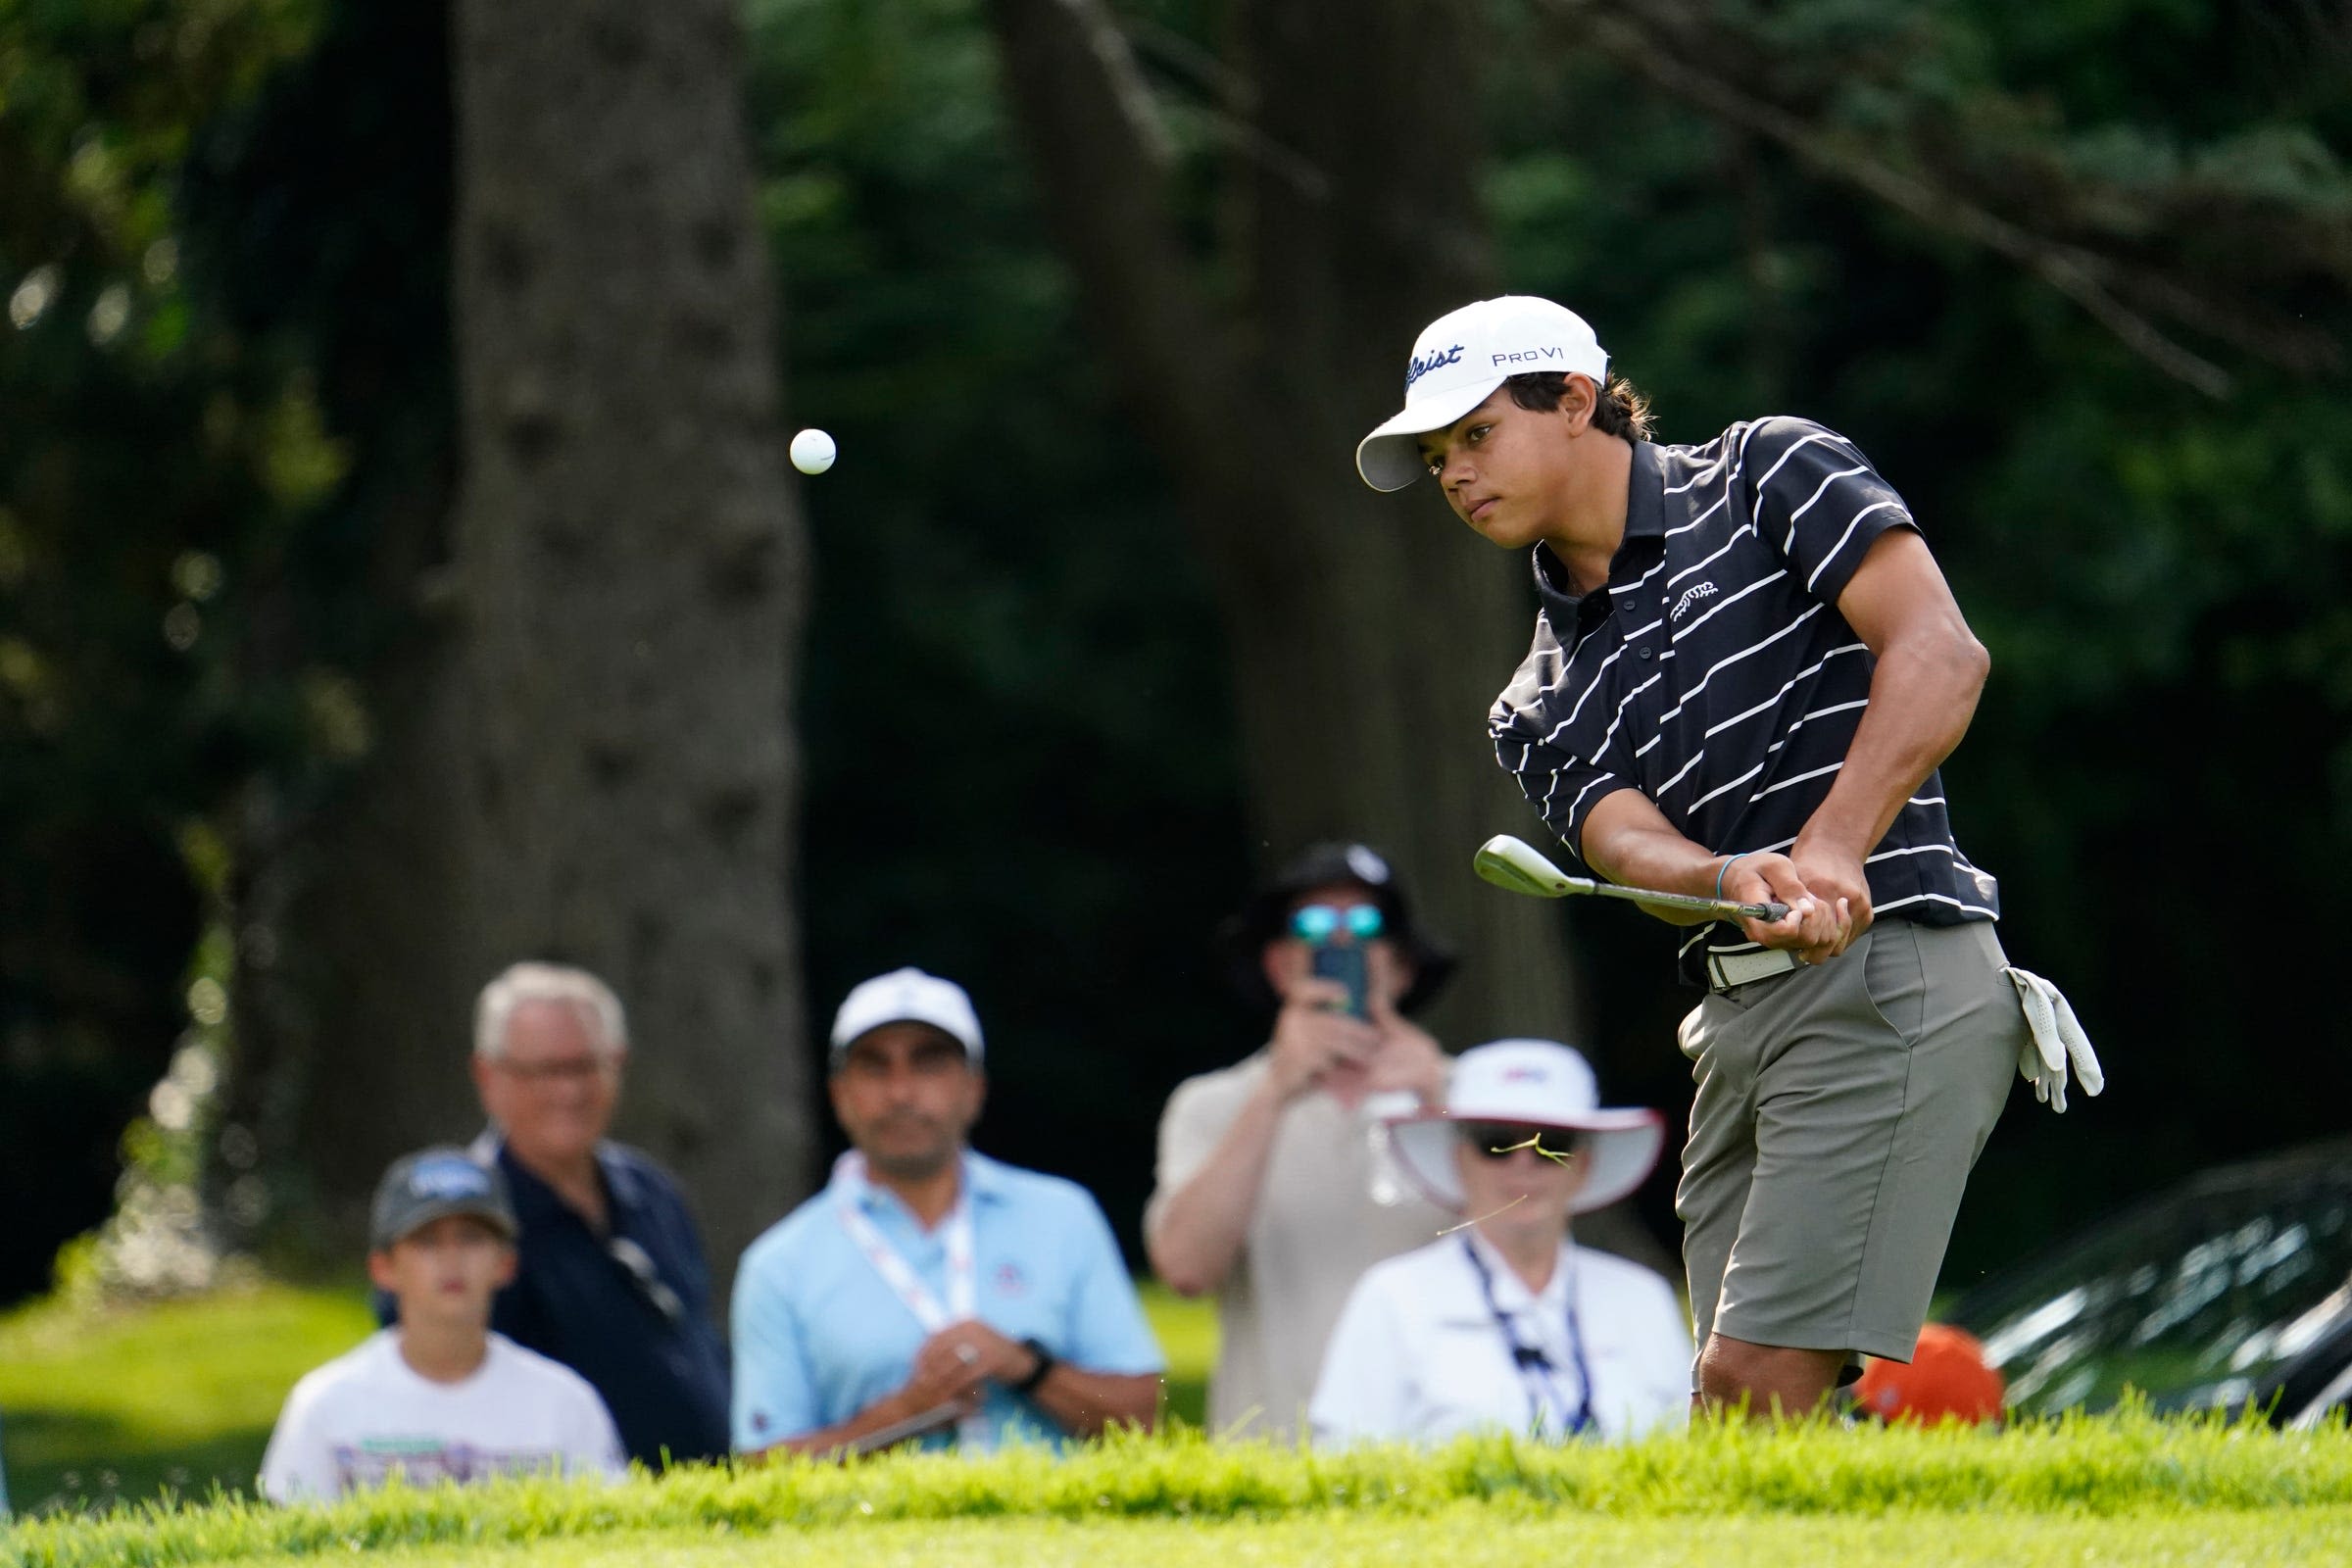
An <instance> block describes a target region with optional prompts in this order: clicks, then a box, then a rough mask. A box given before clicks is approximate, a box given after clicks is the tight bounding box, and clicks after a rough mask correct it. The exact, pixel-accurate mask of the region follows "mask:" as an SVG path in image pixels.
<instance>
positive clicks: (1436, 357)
mask: <svg viewBox="0 0 2352 1568" xmlns="http://www.w3.org/2000/svg"><path fill="white" fill-rule="evenodd" d="M1461 359H1462V345H1460V344H1459V343H1456V344H1455V345H1454V346H1453V347H1451V348H1449V349H1431V350H1430V351H1429V352H1428V353H1427V354H1416V355H1414V356H1413V357H1412V359H1411V360H1410V361H1409V362H1407V364H1406V365H1405V368H1404V389H1405V390H1406V391H1407V392H1410V391H1411V390H1412V389H1413V383H1414V382H1415V381H1418V380H1420V379H1421V378H1422V377H1423V376H1425V375H1427V374H1428V373H1429V372H1430V371H1432V370H1438V369H1443V368H1446V366H1448V365H1458V364H1460V363H1461Z"/></svg>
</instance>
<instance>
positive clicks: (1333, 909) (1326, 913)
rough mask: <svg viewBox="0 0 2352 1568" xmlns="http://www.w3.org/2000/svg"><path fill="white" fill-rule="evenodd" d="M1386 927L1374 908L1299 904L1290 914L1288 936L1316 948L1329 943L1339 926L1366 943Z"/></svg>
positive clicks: (1379, 913)
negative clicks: (1309, 943) (1313, 944)
mask: <svg viewBox="0 0 2352 1568" xmlns="http://www.w3.org/2000/svg"><path fill="white" fill-rule="evenodd" d="M1387 923H1388V922H1387V921H1386V920H1384V919H1383V918H1382V917H1381V912H1380V906H1379V905H1377V904H1350V905H1348V906H1347V907H1345V908H1343V907H1340V906H1338V905H1333V904H1301V905H1300V906H1299V907H1297V908H1296V909H1293V910H1292V911H1291V935H1293V936H1295V937H1297V938H1298V939H1299V941H1301V942H1312V943H1315V944H1316V945H1318V946H1320V945H1321V944H1323V943H1326V942H1329V941H1330V940H1331V939H1332V936H1333V935H1334V934H1335V933H1336V932H1338V930H1339V929H1340V928H1341V927H1342V926H1346V927H1347V928H1348V935H1349V936H1351V937H1353V938H1355V940H1356V941H1358V942H1369V941H1371V940H1372V939H1373V938H1374V937H1376V936H1378V935H1380V933H1381V928H1382V927H1383V926H1384V925H1386V924H1387Z"/></svg>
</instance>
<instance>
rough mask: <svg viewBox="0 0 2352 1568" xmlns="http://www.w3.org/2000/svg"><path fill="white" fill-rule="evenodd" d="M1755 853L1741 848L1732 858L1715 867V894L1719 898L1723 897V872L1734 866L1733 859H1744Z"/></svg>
mask: <svg viewBox="0 0 2352 1568" xmlns="http://www.w3.org/2000/svg"><path fill="white" fill-rule="evenodd" d="M1755 853H1756V852H1755V851H1754V850H1741V851H1740V853H1739V854H1738V855H1735V856H1733V857H1731V858H1730V859H1727V860H1725V861H1724V862H1723V863H1722V864H1721V865H1719V866H1717V867H1716V868H1715V896H1716V897H1717V898H1719V899H1720V898H1722V897H1723V873H1724V872H1726V871H1729V870H1730V869H1731V868H1732V860H1744V859H1746V858H1748V857H1749V856H1751V855H1753V854H1755Z"/></svg>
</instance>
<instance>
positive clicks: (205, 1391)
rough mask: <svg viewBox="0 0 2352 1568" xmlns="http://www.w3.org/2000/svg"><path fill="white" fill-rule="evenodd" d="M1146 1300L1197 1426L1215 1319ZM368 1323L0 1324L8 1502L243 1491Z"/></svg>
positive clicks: (358, 1308) (8, 1320) (354, 1289)
mask: <svg viewBox="0 0 2352 1568" xmlns="http://www.w3.org/2000/svg"><path fill="white" fill-rule="evenodd" d="M1143 1294H1144V1304H1145V1307H1146V1310H1147V1311H1148V1312H1149V1313H1150V1314H1151V1317H1152V1327H1153V1329H1154V1330H1155V1331H1156V1332H1157V1333H1158V1335H1159V1337H1160V1343H1161V1345H1162V1346H1164V1347H1165V1348H1166V1349H1167V1353H1168V1410H1169V1413H1170V1415H1171V1416H1173V1417H1175V1418H1177V1419H1180V1420H1184V1421H1188V1422H1191V1423H1194V1424H1196V1425H1198V1424H1199V1422H1200V1420H1201V1409H1202V1405H1203V1397H1204V1391H1205V1389H1206V1387H1207V1379H1208V1367H1209V1363H1210V1362H1211V1361H1212V1360H1214V1359H1215V1356H1216V1314H1215V1312H1214V1310H1213V1309H1212V1308H1211V1306H1210V1305H1209V1303H1208V1302H1206V1301H1187V1300H1184V1299H1181V1298H1178V1297H1176V1296H1172V1295H1170V1294H1169V1293H1168V1292H1167V1291H1165V1290H1163V1289H1161V1288H1159V1287H1158V1286H1147V1287H1145V1289H1144V1293H1143ZM374 1327H375V1321H374V1319H373V1318H372V1317H370V1316H369V1315H368V1305H367V1299H366V1297H365V1295H364V1294H363V1292H362V1290H361V1288H360V1287H359V1286H358V1285H357V1284H356V1283H355V1284H352V1285H350V1286H347V1287H342V1288H321V1289H311V1290H303V1289H297V1288H295V1287H292V1286H286V1285H270V1286H262V1287H259V1288H256V1289H252V1290H242V1291H223V1292H221V1293H220V1294H218V1295H215V1296H210V1297H206V1298H203V1299H197V1300H187V1301H172V1302H168V1303H164V1304H160V1305H154V1306H136V1307H123V1308H102V1309H97V1310H87V1309H83V1308H80V1307H77V1306H75V1305H73V1304H72V1303H69V1302H66V1301H62V1300H48V1301H40V1302H36V1303H34V1304H32V1305H30V1306H26V1307H24V1308H21V1309H19V1310H17V1311H15V1312H12V1313H10V1314H8V1315H7V1316H5V1317H0V1461H4V1462H5V1464H6V1467H7V1477H8V1494H9V1498H10V1500H11V1501H12V1502H13V1503H14V1504H15V1505H16V1507H17V1508H18V1510H19V1511H20V1512H27V1513H38V1512H46V1511H50V1510H54V1509H58V1508H77V1509H90V1508H104V1507H108V1506H112V1505H114V1504H117V1503H122V1502H135V1501H142V1500H145V1499H147V1498H151V1497H156V1496H159V1495H162V1494H163V1492H164V1491H165V1490H166V1489H167V1488H170V1489H172V1490H173V1491H175V1492H177V1493H180V1494H181V1495H192V1496H202V1495H207V1494H209V1493H210V1492H211V1491H212V1490H213V1488H214V1487H215V1486H219V1487H221V1488H223V1489H226V1490H229V1491H235V1490H237V1489H239V1488H243V1487H247V1486H249V1485H250V1484H251V1483H252V1480H253V1477H254V1475H255V1473H256V1472H257V1471H259V1470H260V1469H261V1464H262V1449H263V1447H264V1446H266V1445H267V1444H268V1443H269V1441H270V1426H271V1425H272V1424H273V1423H274V1422H275V1421H276V1420H277V1410H278V1406H279V1405H280V1404H281V1403H283V1402H284V1400H285V1397H286V1392H287V1391H288V1390H289V1389H291V1388H293V1386H294V1380H295V1379H296V1378H298V1377H300V1376H302V1374H303V1373H305V1372H307V1371H309V1370H310V1369H311V1368H312V1367H315V1366H317V1365H319V1363H320V1362H322V1361H325V1360H328V1359H330V1358H331V1357H334V1356H337V1355H340V1354H342V1353H343V1352H344V1351H345V1350H348V1349H350V1348H352V1347H353V1346H355V1345H357V1344H359V1342H360V1341H361V1340H362V1339H364V1338H366V1337H367V1336H368V1334H369V1333H371V1332H372V1331H373V1330H374Z"/></svg>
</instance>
